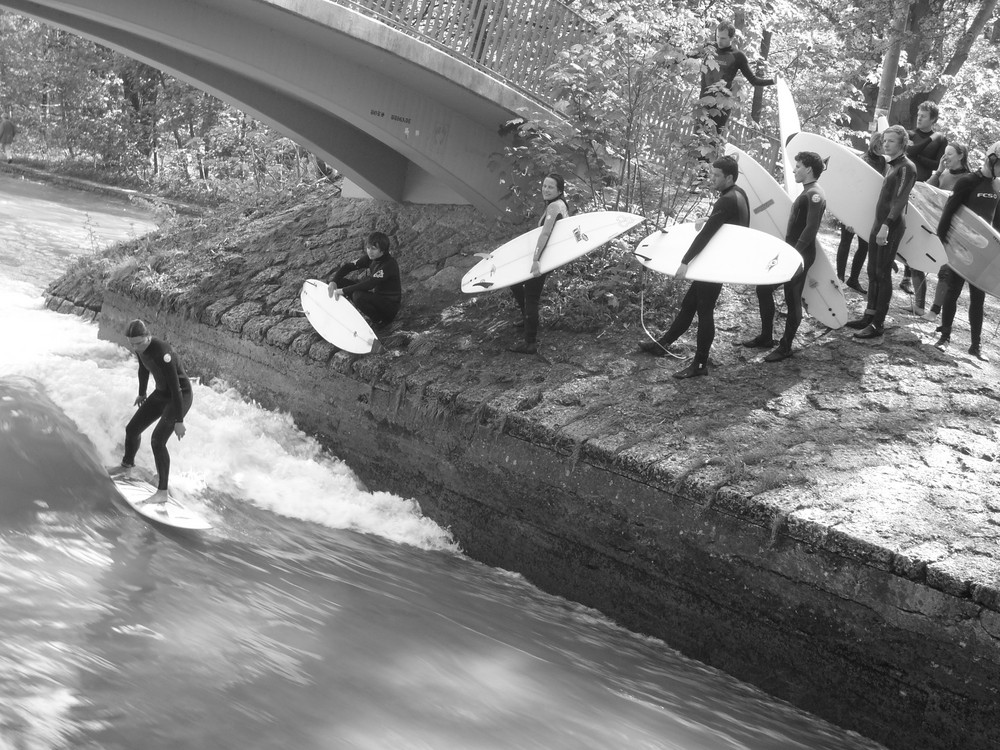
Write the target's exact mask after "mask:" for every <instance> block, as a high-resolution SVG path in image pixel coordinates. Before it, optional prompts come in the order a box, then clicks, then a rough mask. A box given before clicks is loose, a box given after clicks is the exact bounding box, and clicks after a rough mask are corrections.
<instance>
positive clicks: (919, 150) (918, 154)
mask: <svg viewBox="0 0 1000 750" xmlns="http://www.w3.org/2000/svg"><path fill="white" fill-rule="evenodd" d="M938 115H939V111H938V105H937V104H935V103H934V102H932V101H930V100H929V99H928V100H927V101H923V102H920V105H919V106H918V107H917V119H916V127H915V128H914V129H913V130H911V131H910V132H909V133H908V135H909V136H910V145H909V146H907V147H906V158H908V159H909V160H910V161H912V162H913V166H914V167H916V168H917V182H927V180H929V179H930V177H931V175H932V174H934V170H935V169H937V168H938V166H939V165H940V164H941V157H942V156H944V150H945V149H946V148H948V138H947V137H946V136H945V134H944V133H939V132H937V131H935V129H934V128H935V127H936V126H937V121H938ZM899 288H900V289H902V290H903V291H904V292H907V293H911V294H913V306H912V308H911V310H912V312H913V314H914V315H923V314H924V306H925V303H926V301H927V275H926V274H925V273H924V272H923V271H917V270H915V269H912V268H910V267H909V266H906V269H905V270H904V271H903V280H902V281H901V282H900V284H899Z"/></svg>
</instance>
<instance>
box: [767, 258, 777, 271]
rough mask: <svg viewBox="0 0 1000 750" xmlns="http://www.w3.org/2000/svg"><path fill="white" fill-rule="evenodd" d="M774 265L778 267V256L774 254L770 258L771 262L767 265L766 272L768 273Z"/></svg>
mask: <svg viewBox="0 0 1000 750" xmlns="http://www.w3.org/2000/svg"><path fill="white" fill-rule="evenodd" d="M776 265H778V256H777V254H775V256H774V257H773V258H771V262H770V263H768V264H767V269H766V270H768V271H770V270H771V269H773V268H774V267H775V266H776Z"/></svg>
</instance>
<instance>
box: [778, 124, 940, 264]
mask: <svg viewBox="0 0 1000 750" xmlns="http://www.w3.org/2000/svg"><path fill="white" fill-rule="evenodd" d="M788 146H789V149H791V150H794V151H796V152H798V151H815V152H816V153H818V154H819V155H820V156H822V157H823V158H824V159H826V160H827V166H826V170H825V171H824V172H823V177H822V178H821V179H822V185H823V189H824V191H825V192H826V207H827V210H828V211H829V212H830V213H832V214H833V215H834V216H836V217H837V218H838V219H840V221H842V222H843V223H844V224H845V225H847V226H849V227H853V228H854V230H855V232H857V233H858V234H860V235H861V236H862V237H867V236H868V235H869V234H870V233H871V230H872V225H873V224H874V223H875V204H876V203H877V202H878V196H879V193H880V192H881V190H882V182H883V177H882V175H880V174H879V173H878V172H876V171H875V170H874V169H872V168H871V167H870V166H868V165H867V164H866V163H865V162H864V161H862V159H861V157H860V156H858V155H857V154H856V153H855V152H854V151H853V150H852V149H850V148H848V147H847V146H844V145H842V144H840V143H835V142H834V141H831V140H830V139H829V138H824V137H823V136H821V135H817V134H816V133H798V134H796V135H794V136H792V139H791V141H789V144H788ZM899 255H900V257H901V258H902V259H903V260H905V261H906V262H907V264H909V266H910V267H911V268H915V269H917V270H918V271H923V272H924V273H936V272H937V270H938V269H939V268H940V267H941V265H942V264H943V263H944V260H945V252H944V247H943V246H942V245H941V242H940V241H939V240H938V238H937V234H936V226H935V225H933V224H932V223H931V222H929V221H927V219H926V218H924V216H923V214H922V213H921V212H920V210H919V209H918V208H917V207H916V206H915V205H914V203H913V201H912V200H911V201H910V203H909V206H908V207H907V211H906V234H904V235H903V239H902V241H901V242H900V243H899Z"/></svg>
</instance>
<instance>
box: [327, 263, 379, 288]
mask: <svg viewBox="0 0 1000 750" xmlns="http://www.w3.org/2000/svg"><path fill="white" fill-rule="evenodd" d="M369 263H371V259H370V258H369V257H368V256H367V255H363V256H361V257H360V258H358V259H357V260H355V261H352V262H351V263H345V264H344V265H342V266H341V267H340V268H338V269H337V273H336V274H334V276H333V283H334V284H336V285H337V286H338V287H341V286H343V285H344V279H346V278H347V277H348V276H350V275H351V274H352V273H354V272H355V271H360V270H361V269H363V268H368V264H369Z"/></svg>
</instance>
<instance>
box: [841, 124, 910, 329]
mask: <svg viewBox="0 0 1000 750" xmlns="http://www.w3.org/2000/svg"><path fill="white" fill-rule="evenodd" d="M907 143H909V136H908V135H907V134H906V130H905V128H903V127H902V126H901V125H891V126H890V127H888V128H886V130H885V132H883V133H882V152H883V153H884V154H885V159H886V173H885V179H884V180H883V181H882V190H881V192H879V195H878V200H877V202H876V203H875V223H874V224H873V225H872V228H871V234H870V235H869V237H868V307H867V308H866V309H865V314H864V315H862V316H861V317H860V318H857V319H856V320H849V321H847V324H846V325H847V327H848V328H853V329H855V330H856V331H857V333H856V334H854V338H856V339H873V338H877V337H879V336H881V335H882V334H883V333H884V332H885V319H886V316H887V315H888V314H889V303H890V301H891V300H892V266H893V261H895V259H896V251H897V250H898V249H899V243H900V241H901V240H902V239H903V235H904V234H906V206H907V204H908V203H909V200H910V191H911V190H912V189H913V184H914V183H915V182H916V181H917V168H916V167H914V166H913V162H912V161H910V160H909V159H907V158H906V145H907Z"/></svg>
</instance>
